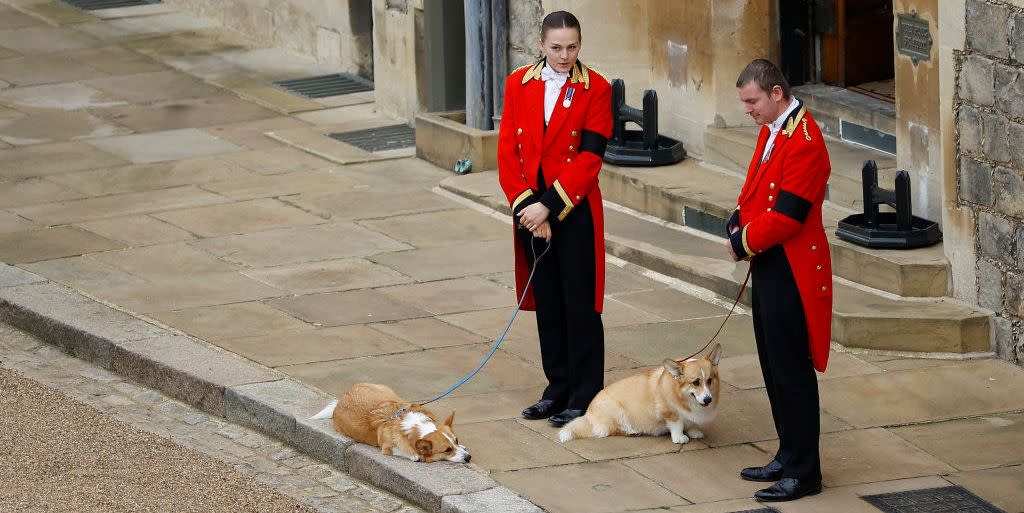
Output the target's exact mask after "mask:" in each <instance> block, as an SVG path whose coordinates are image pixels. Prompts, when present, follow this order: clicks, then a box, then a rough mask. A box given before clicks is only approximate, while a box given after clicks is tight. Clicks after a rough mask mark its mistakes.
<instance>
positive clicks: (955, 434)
mask: <svg viewBox="0 0 1024 513" xmlns="http://www.w3.org/2000/svg"><path fill="white" fill-rule="evenodd" d="M889 430H890V431H891V432H892V433H893V434H895V435H896V436H898V437H900V438H902V439H904V440H906V441H908V442H910V443H912V444H914V446H916V447H918V448H920V449H921V450H923V451H925V452H927V453H929V454H932V455H934V456H935V457H937V458H939V459H940V460H942V461H944V462H946V463H948V464H949V465H951V466H953V467H955V468H956V469H957V470H962V471H970V470H980V469H985V468H991V467H995V466H1006V465H1020V464H1022V463H1024V445H1022V444H1021V443H1020V441H1021V440H1024V414H1020V413H1015V414H1002V415H984V416H981V417H974V418H969V419H957V420H950V421H946V422H934V423H928V424H919V425H912V426H903V427H895V428H890V429H889Z"/></svg>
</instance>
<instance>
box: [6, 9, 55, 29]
mask: <svg viewBox="0 0 1024 513" xmlns="http://www.w3.org/2000/svg"><path fill="white" fill-rule="evenodd" d="M43 23H44V22H43V21H42V20H40V19H39V18H36V17H34V16H29V15H28V14H25V13H23V12H19V11H16V10H14V9H11V8H8V7H6V6H2V7H0V29H3V30H9V29H15V28H22V27H32V26H37V25H42V24H43Z"/></svg>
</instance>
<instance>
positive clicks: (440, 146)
mask: <svg viewBox="0 0 1024 513" xmlns="http://www.w3.org/2000/svg"><path fill="white" fill-rule="evenodd" d="M465 118H466V114H465V112H462V111H457V112H437V113H428V114H419V115H417V116H416V156H417V157H419V158H421V159H423V160H426V161H427V162H430V163H431V164H434V165H436V166H438V167H440V168H442V169H447V170H449V171H451V170H453V169H454V168H455V162H456V161H458V160H460V159H470V160H471V161H472V162H473V169H474V170H475V171H484V170H487V169H497V168H498V131H497V130H479V129H476V128H472V127H468V126H466V124H465Z"/></svg>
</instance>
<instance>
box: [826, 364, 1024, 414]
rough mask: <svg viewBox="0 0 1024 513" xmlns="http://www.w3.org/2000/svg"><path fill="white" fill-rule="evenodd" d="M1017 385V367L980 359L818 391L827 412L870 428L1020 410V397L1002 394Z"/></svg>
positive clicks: (1023, 402)
mask: <svg viewBox="0 0 1024 513" xmlns="http://www.w3.org/2000/svg"><path fill="white" fill-rule="evenodd" d="M949 383H958V385H957V386H956V387H952V388H951V387H949ZM1022 386H1024V376H1022V375H1021V373H1020V372H1019V369H1018V368H1016V367H1014V366H1012V365H1010V364H1008V363H1006V362H1003V361H999V360H980V361H972V362H963V363H961V364H960V365H956V366H939V367H931V368H925V369H915V370H904V371H890V372H885V373H882V374H872V375H868V376H857V377H850V378H841V379H834V380H829V381H823V382H821V383H820V384H819V390H820V391H821V405H822V407H823V408H825V409H826V410H828V411H829V412H830V413H832V414H833V415H835V416H837V417H839V418H840V419H842V420H843V421H845V422H848V423H849V424H851V425H854V426H857V427H873V426H889V425H900V424H910V423H915V422H927V421H934V420H945V419H951V418H957V417H964V416H972V415H988V414H992V413H1000V412H1009V411H1020V410H1024V397H1021V396H1020V395H1019V394H1012V393H1008V391H1010V390H1019V389H1020V387H1022ZM893 391H898V393H893Z"/></svg>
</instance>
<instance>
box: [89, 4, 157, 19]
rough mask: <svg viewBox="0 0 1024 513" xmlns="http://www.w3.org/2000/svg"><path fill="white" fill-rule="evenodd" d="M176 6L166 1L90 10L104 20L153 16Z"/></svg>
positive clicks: (91, 13) (90, 12) (93, 14)
mask: <svg viewBox="0 0 1024 513" xmlns="http://www.w3.org/2000/svg"><path fill="white" fill-rule="evenodd" d="M173 12H175V7H174V6H173V5H168V4H164V3H159V4H146V5H132V6H128V7H108V8H106V9H97V10H94V11H89V14H90V15H92V16H94V17H96V18H100V19H102V20H115V19H118V18H132V17H140V16H147V17H153V16H156V15H160V14H166V13H173Z"/></svg>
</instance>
